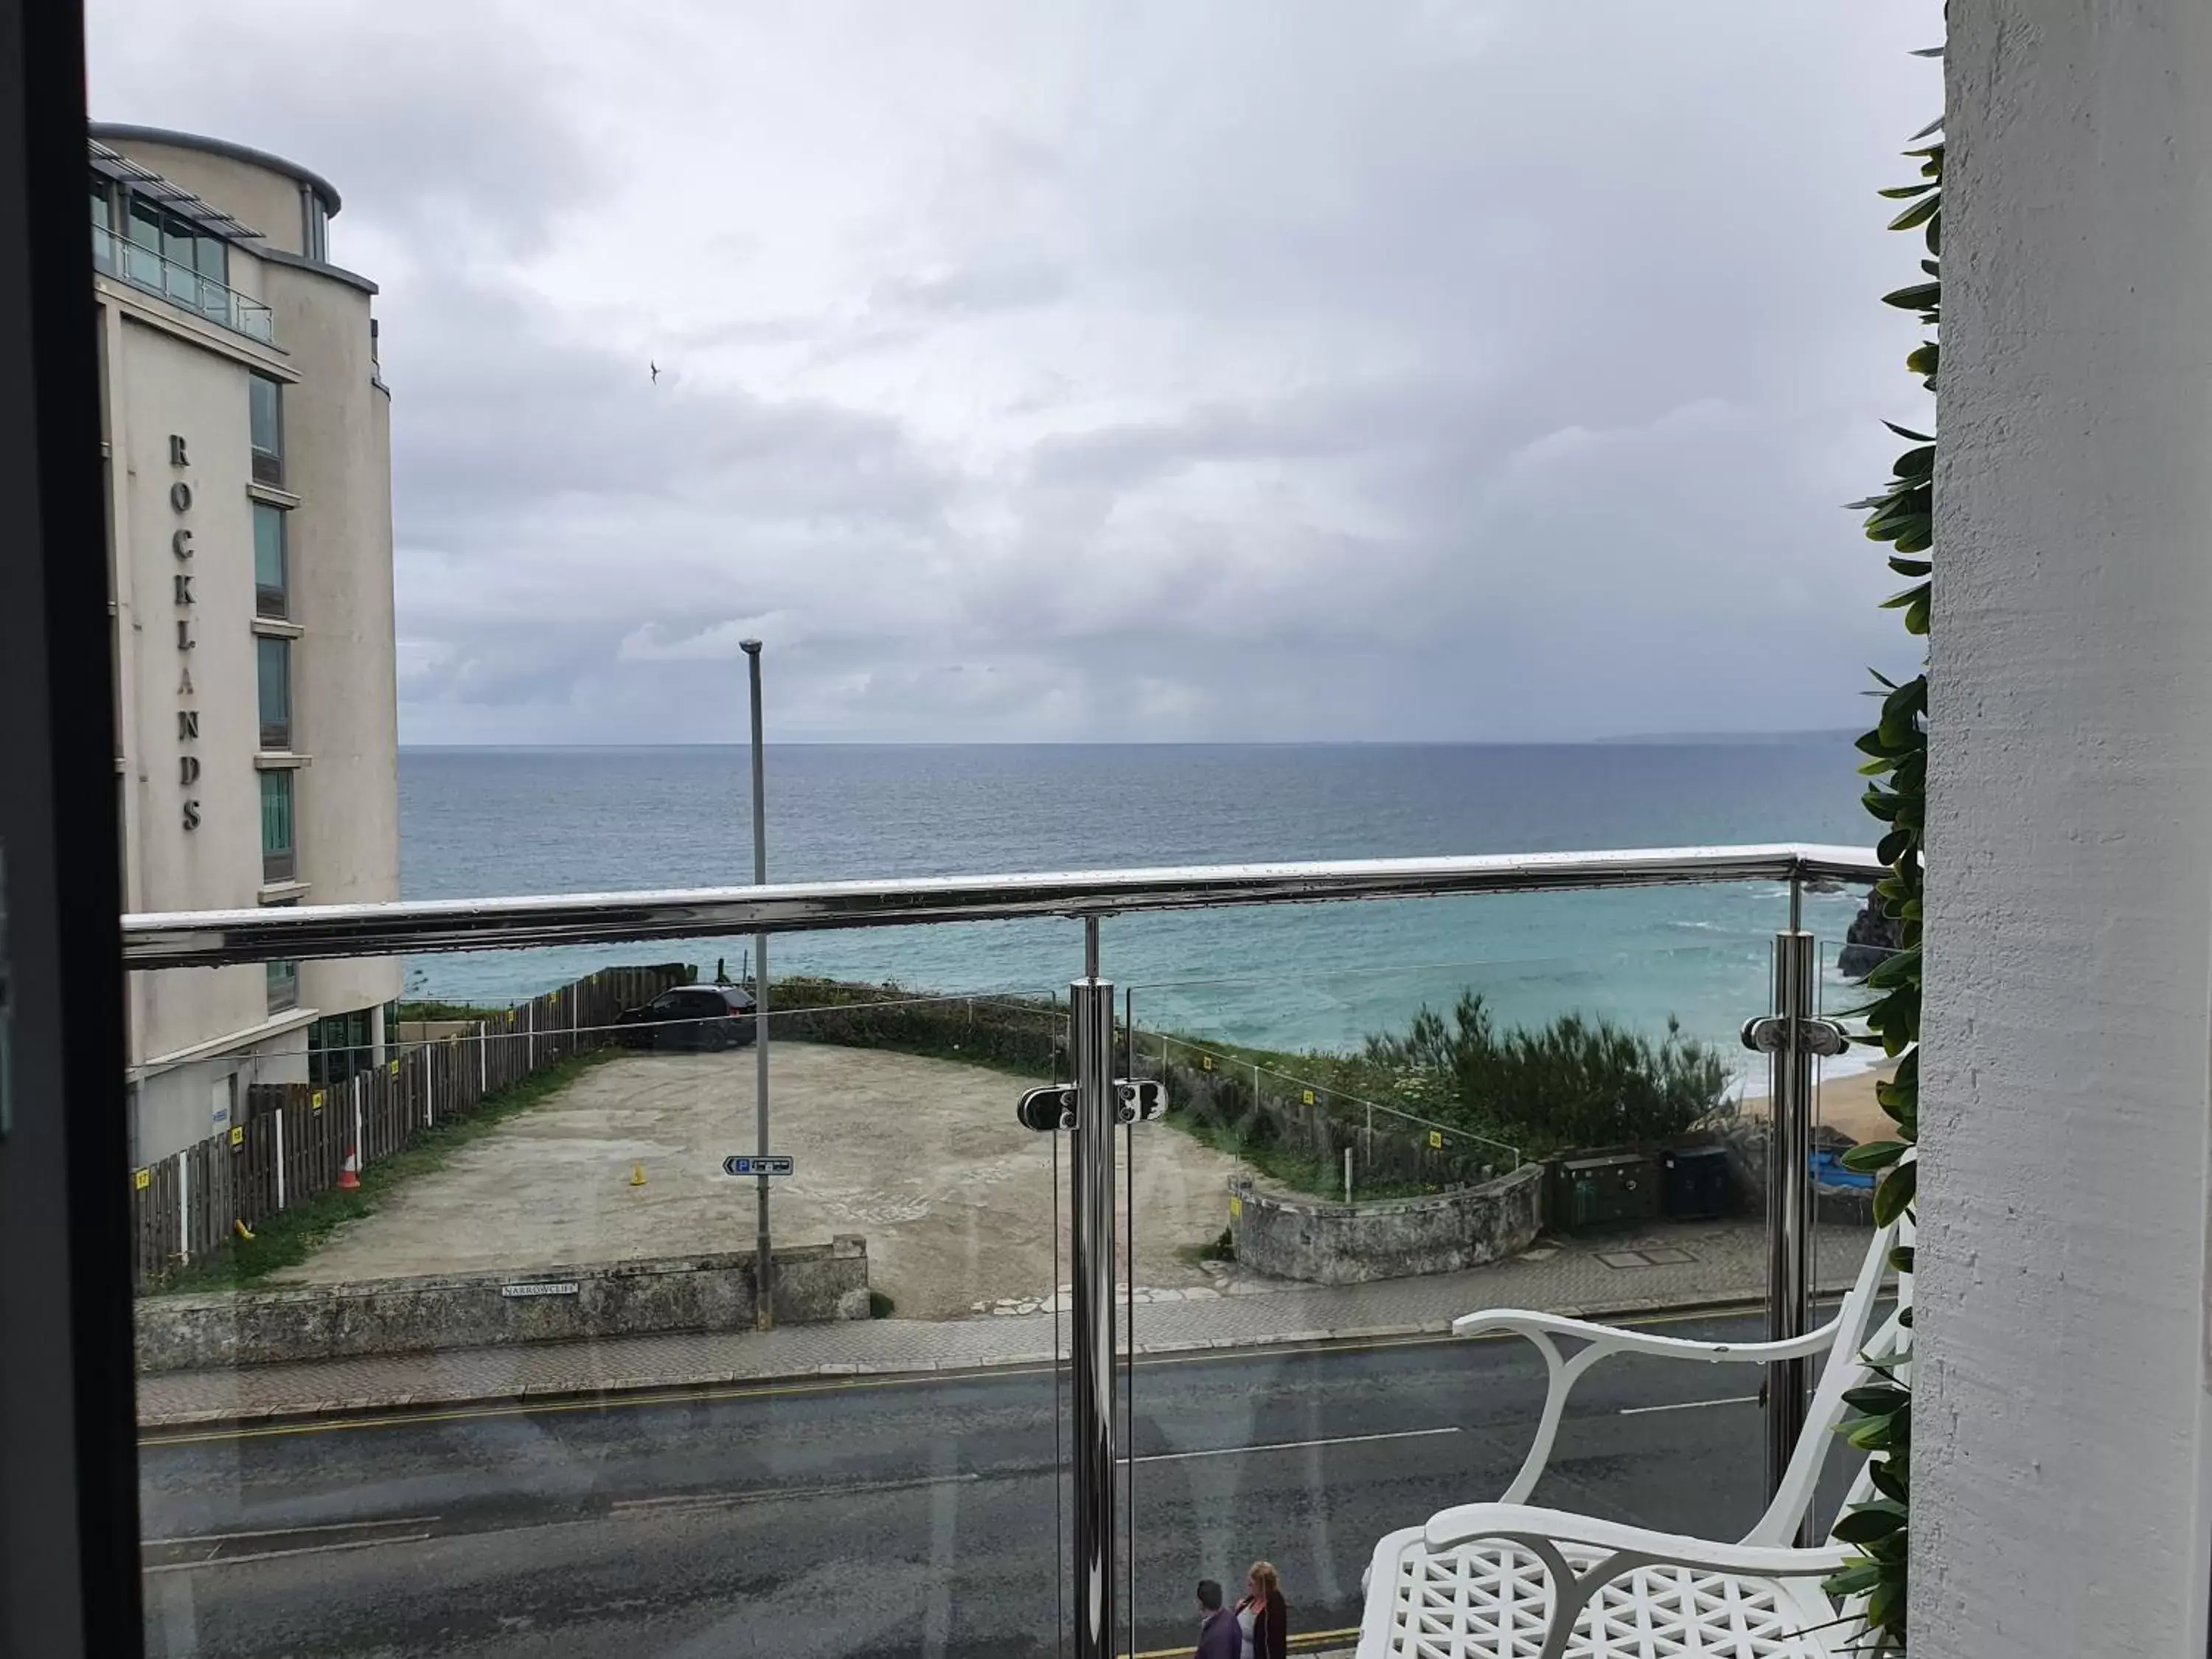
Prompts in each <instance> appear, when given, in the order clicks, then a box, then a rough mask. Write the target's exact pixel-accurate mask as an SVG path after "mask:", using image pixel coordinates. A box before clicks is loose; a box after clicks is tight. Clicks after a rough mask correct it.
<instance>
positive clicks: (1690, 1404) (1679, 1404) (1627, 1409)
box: [1620, 1394, 1759, 1417]
mask: <svg viewBox="0 0 2212 1659" xmlns="http://www.w3.org/2000/svg"><path fill="white" fill-rule="evenodd" d="M1758 1403H1759V1396H1758V1395H1755V1394H1732V1395H1729V1397H1728V1398H1727V1399H1725V1400H1677V1401H1674V1403H1673V1404H1672V1405H1668V1406H1623V1407H1621V1408H1620V1414H1621V1415H1622V1416H1623V1417H1645V1416H1649V1415H1650V1413H1653V1412H1693V1411H1695V1410H1697V1409H1698V1407H1700V1406H1755V1405H1757V1404H1758Z"/></svg>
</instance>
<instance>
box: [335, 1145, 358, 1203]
mask: <svg viewBox="0 0 2212 1659" xmlns="http://www.w3.org/2000/svg"><path fill="white" fill-rule="evenodd" d="M360 1170H361V1154H360V1153H359V1152H356V1151H355V1150H354V1149H353V1148H352V1147H350V1146H349V1147H348V1148H347V1149H346V1159H345V1162H344V1163H343V1164H339V1165H338V1190H339V1191H340V1192H342V1193H357V1192H359V1191H360V1190H361V1174H360Z"/></svg>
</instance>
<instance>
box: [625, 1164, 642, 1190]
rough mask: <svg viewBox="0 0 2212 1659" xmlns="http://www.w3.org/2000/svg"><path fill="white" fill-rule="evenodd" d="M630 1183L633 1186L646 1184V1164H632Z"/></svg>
mask: <svg viewBox="0 0 2212 1659" xmlns="http://www.w3.org/2000/svg"><path fill="white" fill-rule="evenodd" d="M629 1184H630V1185H631V1186H633V1187H642V1186H644V1185H645V1165H644V1164H631V1165H630V1170H629Z"/></svg>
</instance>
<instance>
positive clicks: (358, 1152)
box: [353, 1072, 368, 1169]
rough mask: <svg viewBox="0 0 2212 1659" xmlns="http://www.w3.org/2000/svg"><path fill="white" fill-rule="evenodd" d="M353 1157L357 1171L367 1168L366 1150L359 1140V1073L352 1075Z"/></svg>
mask: <svg viewBox="0 0 2212 1659" xmlns="http://www.w3.org/2000/svg"><path fill="white" fill-rule="evenodd" d="M353 1156H354V1162H355V1164H356V1168H358V1169H366V1168H367V1167H368V1147H367V1146H364V1145H362V1138H361V1073H359V1072H356V1073H354V1074H353Z"/></svg>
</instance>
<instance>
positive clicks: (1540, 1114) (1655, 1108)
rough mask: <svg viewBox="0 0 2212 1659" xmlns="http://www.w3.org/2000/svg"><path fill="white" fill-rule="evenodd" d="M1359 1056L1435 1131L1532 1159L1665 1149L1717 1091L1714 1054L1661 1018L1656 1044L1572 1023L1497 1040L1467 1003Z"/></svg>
mask: <svg viewBox="0 0 2212 1659" xmlns="http://www.w3.org/2000/svg"><path fill="white" fill-rule="evenodd" d="M1366 1053H1367V1058H1368V1059H1369V1060H1370V1061H1373V1062H1375V1063H1376V1064H1379V1065H1383V1066H1388V1067H1389V1068H1390V1069H1391V1070H1392V1071H1394V1072H1395V1073H1399V1074H1401V1078H1402V1079H1404V1081H1405V1082H1406V1084H1407V1085H1409V1086H1407V1087H1404V1088H1401V1091H1400V1092H1401V1095H1403V1096H1407V1097H1418V1098H1421V1099H1422V1100H1423V1101H1424V1103H1425V1105H1426V1107H1427V1109H1428V1110H1429V1111H1431V1112H1433V1113H1436V1114H1437V1115H1440V1116H1441V1117H1442V1119H1443V1121H1447V1122H1461V1123H1464V1124H1466V1125H1467V1126H1468V1127H1470V1128H1472V1129H1474V1130H1476V1131H1478V1132H1480V1133H1504V1134H1505V1136H1506V1138H1507V1139H1513V1140H1516V1141H1517V1142H1521V1143H1523V1144H1525V1145H1527V1146H1528V1147H1530V1148H1531V1149H1532V1150H1534V1149H1538V1148H1542V1149H1547V1150H1550V1151H1560V1150H1565V1149H1568V1148H1585V1147H1595V1146H1614V1145H1619V1144H1622V1143H1629V1142H1646V1141H1660V1140H1667V1139H1672V1138H1673V1137H1674V1136H1676V1135H1680V1134H1681V1133H1684V1132H1686V1130H1688V1129H1690V1128H1691V1127H1693V1126H1694V1125H1695V1124H1697V1123H1698V1122H1699V1121H1701V1120H1702V1119H1704V1118H1706V1117H1708V1116H1710V1115H1711V1113H1712V1112H1713V1110H1714V1109H1716V1108H1717V1106H1718V1105H1719V1104H1720V1102H1721V1097H1722V1095H1723V1091H1725V1090H1726V1089H1727V1087H1728V1069H1727V1067H1726V1066H1723V1064H1722V1062H1721V1058H1720V1056H1719V1054H1717V1053H1716V1052H1715V1051H1714V1050H1713V1049H1711V1048H1709V1047H1707V1046H1706V1045H1705V1044H1704V1043H1702V1042H1695V1041H1693V1040H1692V1039H1690V1038H1688V1037H1685V1036H1683V1035H1682V1029H1681V1026H1680V1023H1679V1022H1677V1021H1676V1020H1674V1019H1673V1018H1668V1022H1667V1035H1666V1036H1665V1037H1664V1038H1662V1040H1660V1041H1659V1042H1652V1041H1651V1040H1650V1039H1649V1038H1648V1037H1643V1036H1638V1035H1636V1034H1635V1033H1633V1032H1632V1031H1626V1030H1622V1029H1621V1028H1620V1027H1619V1026H1617V1025H1615V1024H1613V1023H1612V1022H1611V1021H1609V1020H1606V1019H1602V1018H1593V1017H1591V1016H1589V1015H1584V1014H1563V1015H1561V1016H1560V1017H1559V1018H1557V1019H1555V1020H1553V1022H1552V1023H1551V1024H1548V1025H1545V1026H1541V1027H1539V1028H1537V1029H1535V1030H1524V1029H1522V1028H1520V1027H1517V1026H1516V1027H1514V1028H1512V1029H1510V1030H1500V1029H1499V1028H1498V1024H1497V1022H1496V1020H1495V1019H1494V1018H1492V1015H1491V1012H1490V1010H1489V1009H1488V1008H1487V1007H1486V1006H1485V1005H1484V1003H1483V1000H1482V998H1481V997H1480V996H1479V995H1476V994H1474V993H1473V992H1468V993H1466V994H1462V996H1461V998H1460V1000H1459V1002H1458V1004H1457V1006H1455V1007H1454V1009H1453V1010H1452V1017H1451V1018H1450V1019H1449V1021H1447V1020H1445V1019H1444V1018H1443V1016H1441V1015H1439V1014H1437V1012H1435V1011H1434V1010H1433V1009H1430V1008H1423V1009H1422V1010H1421V1011H1420V1012H1419V1013H1418V1014H1416V1015H1414V1017H1413V1021H1412V1023H1411V1024H1409V1025H1408V1026H1407V1030H1406V1032H1405V1035H1404V1036H1371V1037H1370V1038H1369V1039H1368V1040H1367V1050H1366Z"/></svg>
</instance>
